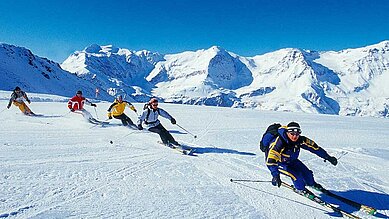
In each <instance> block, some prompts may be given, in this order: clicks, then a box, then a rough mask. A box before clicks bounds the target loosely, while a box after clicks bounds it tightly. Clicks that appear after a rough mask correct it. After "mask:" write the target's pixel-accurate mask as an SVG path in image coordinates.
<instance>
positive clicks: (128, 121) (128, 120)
mask: <svg viewBox="0 0 389 219" xmlns="http://www.w3.org/2000/svg"><path fill="white" fill-rule="evenodd" d="M123 116H124V117H125V120H126V122H127V124H128V125H132V126H135V124H134V123H133V122H132V120H131V119H130V117H128V116H127V115H126V114H124V113H123Z"/></svg>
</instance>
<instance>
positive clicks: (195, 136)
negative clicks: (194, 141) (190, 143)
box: [176, 124, 197, 138]
mask: <svg viewBox="0 0 389 219" xmlns="http://www.w3.org/2000/svg"><path fill="white" fill-rule="evenodd" d="M176 125H177V126H178V127H180V128H181V129H182V130H184V131H186V132H187V133H189V134H191V135H193V137H194V138H197V135H194V134H193V133H191V132H190V131H188V130H186V129H185V128H184V127H182V126H180V125H179V124H176Z"/></svg>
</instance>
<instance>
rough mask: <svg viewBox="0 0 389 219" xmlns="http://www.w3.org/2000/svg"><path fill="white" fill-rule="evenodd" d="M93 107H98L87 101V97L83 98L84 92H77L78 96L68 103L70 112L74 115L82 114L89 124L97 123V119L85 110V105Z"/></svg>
mask: <svg viewBox="0 0 389 219" xmlns="http://www.w3.org/2000/svg"><path fill="white" fill-rule="evenodd" d="M85 103H86V104H88V105H91V106H93V107H97V105H96V104H94V103H92V102H91V101H89V100H87V99H86V98H85V97H83V96H82V91H80V90H79V91H77V93H76V96H74V97H72V98H71V99H70V100H69V101H68V108H69V109H70V111H72V112H74V113H79V114H81V115H82V116H83V117H84V118H85V119H86V120H88V121H89V122H92V123H93V121H97V120H96V119H95V118H93V117H92V115H91V114H90V113H89V112H88V111H86V110H85V109H84V104H85Z"/></svg>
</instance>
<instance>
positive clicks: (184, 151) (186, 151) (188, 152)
mask: <svg viewBox="0 0 389 219" xmlns="http://www.w3.org/2000/svg"><path fill="white" fill-rule="evenodd" d="M158 144H161V145H164V146H166V147H168V148H171V149H173V150H176V151H179V152H181V153H182V154H185V155H189V156H193V152H194V150H193V149H188V148H183V147H182V146H181V145H179V146H177V145H173V144H169V145H165V144H164V143H163V142H161V141H158Z"/></svg>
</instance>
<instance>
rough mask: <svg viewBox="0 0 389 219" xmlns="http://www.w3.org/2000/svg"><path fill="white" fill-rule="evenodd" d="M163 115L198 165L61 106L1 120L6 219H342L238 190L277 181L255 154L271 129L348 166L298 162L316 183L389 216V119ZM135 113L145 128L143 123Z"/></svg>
mask: <svg viewBox="0 0 389 219" xmlns="http://www.w3.org/2000/svg"><path fill="white" fill-rule="evenodd" d="M31 95H32V96H40V95H39V94H31ZM45 97H46V98H48V99H47V101H54V100H57V98H58V97H53V98H52V99H50V96H47V95H45ZM6 104H7V101H6V100H0V105H2V106H5V105H6ZM109 104H110V103H99V104H98V107H97V113H98V116H99V118H105V116H106V115H105V112H106V111H105V110H106V108H108V106H109ZM160 105H161V107H162V108H164V109H166V110H167V111H168V112H169V113H171V114H172V115H173V116H174V117H175V118H176V119H177V122H178V124H180V125H182V126H183V127H185V128H186V129H188V130H189V131H191V132H192V133H194V134H196V135H197V136H198V137H197V138H196V139H194V138H193V137H192V136H191V135H189V134H186V133H185V132H184V131H183V130H181V129H180V128H178V127H177V126H173V125H171V124H170V123H169V121H167V120H164V119H161V121H162V123H163V124H164V126H165V127H166V128H167V129H169V130H170V131H171V132H172V133H173V136H174V137H175V138H176V139H178V140H179V141H181V142H187V144H188V145H191V146H193V147H195V148H196V150H197V155H198V156H197V157H190V156H185V155H181V154H179V153H178V152H176V151H174V150H171V149H169V148H165V147H163V146H161V145H159V144H157V143H156V142H157V140H158V137H157V135H156V134H153V133H145V132H140V131H135V130H129V129H127V128H125V127H122V126H121V125H120V122H119V121H118V120H112V121H111V124H110V125H109V126H106V127H99V126H93V125H91V124H88V123H86V122H84V121H83V119H82V118H81V116H80V115H77V114H68V111H67V109H66V103H63V102H32V104H31V109H32V110H34V111H35V112H36V113H40V114H43V115H44V116H41V117H26V116H23V115H22V114H21V113H20V112H19V111H18V110H17V109H16V108H15V107H12V108H11V109H9V110H4V111H0V119H1V121H2V122H1V123H0V142H1V143H0V170H1V171H0V185H1V186H0V194H1V195H0V217H2V218H303V219H305V218H307V219H308V218H309V219H310V218H318V219H321V218H339V216H338V214H336V213H333V212H331V211H329V210H328V209H326V208H324V207H322V206H320V205H317V204H315V203H313V202H311V201H310V200H308V199H305V198H303V197H301V196H298V195H296V194H294V193H293V192H291V191H290V190H287V189H285V188H282V187H281V188H277V187H273V186H272V185H271V184H270V182H264V183H248V182H247V183H243V182H242V183H231V182H230V181H229V180H230V179H231V178H233V179H252V180H265V181H266V180H270V179H271V177H270V173H269V171H268V170H267V168H266V167H265V164H264V155H263V153H262V152H260V151H259V150H258V148H257V144H258V141H259V138H260V136H261V134H262V132H263V131H264V130H265V129H266V127H267V125H269V124H271V123H273V122H282V123H284V124H286V123H288V122H290V121H292V120H293V121H298V122H299V123H300V125H301V126H302V130H303V133H304V135H307V136H309V137H311V138H312V139H314V140H315V141H316V142H317V143H318V144H319V145H321V146H322V147H323V148H325V149H326V150H327V151H328V152H329V153H330V154H332V155H335V156H336V157H341V158H340V159H339V164H338V165H337V166H335V167H334V166H332V165H330V164H329V163H328V162H326V163H325V162H323V160H322V159H320V158H318V157H316V156H314V155H312V154H310V153H309V152H307V151H302V152H301V156H300V158H301V160H302V161H303V162H304V163H305V164H306V165H307V166H308V167H309V168H310V169H312V170H313V171H314V176H315V179H316V180H317V182H319V183H321V184H322V185H323V186H325V187H327V188H329V189H330V190H332V191H334V192H336V193H337V194H340V195H343V196H345V197H348V198H351V199H353V200H355V201H360V202H363V203H364V204H367V205H371V206H373V207H376V208H377V209H378V213H377V215H376V216H377V217H379V218H388V216H389V194H388V193H389V176H388V174H387V170H388V167H389V149H388V147H387V142H388V141H389V137H388V135H387V130H388V129H389V124H388V123H387V121H386V119H380V118H360V117H341V116H330V115H317V114H303V113H289V112H271V111H259V110H252V109H233V108H218V107H206V106H189V105H174V104H163V103H162V104H160ZM135 106H136V108H137V109H138V110H140V109H141V107H142V105H141V104H135ZM88 107H89V106H86V108H87V110H92V108H88ZM91 112H93V111H91ZM126 113H127V114H128V115H129V116H130V117H131V118H132V119H133V120H135V119H136V118H135V116H136V115H135V114H134V112H132V111H130V110H128V111H127V112H126ZM92 114H93V115H94V112H93V113H92ZM110 141H113V144H110ZM282 180H284V181H285V182H288V183H290V179H287V178H282ZM322 197H323V199H324V200H326V201H329V202H331V203H334V204H338V205H340V206H341V207H342V208H344V209H345V210H347V211H349V212H351V213H353V214H356V215H358V216H360V217H362V218H369V216H367V215H366V214H364V213H362V212H357V211H356V210H355V209H354V208H351V207H349V206H347V205H344V204H342V203H340V202H338V201H336V200H334V199H331V198H329V197H325V196H322ZM370 218H375V217H370Z"/></svg>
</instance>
